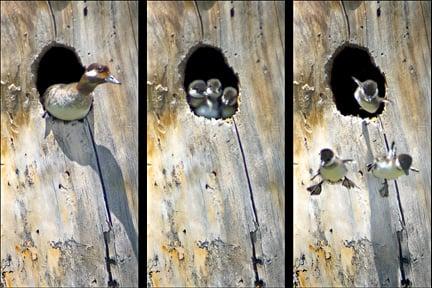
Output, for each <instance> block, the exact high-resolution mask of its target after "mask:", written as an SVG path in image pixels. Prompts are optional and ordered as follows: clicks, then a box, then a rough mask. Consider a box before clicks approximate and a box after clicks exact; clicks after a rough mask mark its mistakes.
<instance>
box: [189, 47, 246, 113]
mask: <svg viewBox="0 0 432 288" xmlns="http://www.w3.org/2000/svg"><path fill="white" fill-rule="evenodd" d="M212 78H216V79H219V80H220V81H221V83H222V91H223V89H225V88H226V87H233V88H235V89H236V90H237V92H238V93H239V81H238V78H237V76H236V75H235V73H234V71H233V70H232V68H231V67H230V66H228V64H227V62H226V60H225V58H224V56H223V54H222V51H221V50H220V49H216V48H214V47H211V46H202V47H199V48H197V49H196V50H195V51H194V52H193V53H192V54H191V56H190V57H189V59H188V60H187V62H186V68H185V73H184V83H183V84H184V89H185V91H188V86H189V84H190V83H191V82H192V81H194V80H199V79H200V80H204V81H205V82H207V80H209V79H212ZM188 97H189V95H188ZM188 100H189V98H188ZM237 109H238V100H237V104H236V105H235V111H236V112H237Z"/></svg>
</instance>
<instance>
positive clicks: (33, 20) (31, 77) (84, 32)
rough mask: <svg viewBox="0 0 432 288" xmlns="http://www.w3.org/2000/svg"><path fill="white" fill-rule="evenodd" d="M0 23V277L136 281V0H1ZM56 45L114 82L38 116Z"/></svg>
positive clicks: (43, 281)
mask: <svg viewBox="0 0 432 288" xmlns="http://www.w3.org/2000/svg"><path fill="white" fill-rule="evenodd" d="M1 21H2V22H1V208H2V209H1V272H2V277H1V283H2V285H5V286H7V287H24V286H27V287H43V286H52V287H60V286H63V287H65V286H68V287H70V286H80V287H91V286H93V287H96V286H97V287H100V286H108V285H110V286H113V285H116V284H115V283H117V284H119V285H120V286H125V287H131V286H137V285H138V271H137V270H138V269H137V263H138V262H137V257H138V255H137V253H138V248H137V247H138V243H137V237H138V236H137V235H138V228H137V227H138V226H137V225H138V213H137V212H138V207H137V203H138V202H137V200H138V193H137V192H138V190H137V189H138V174H137V173H138V165H137V164H138V161H137V157H138V150H137V147H138V145H137V141H138V138H137V134H138V133H137V127H138V126H137V124H138V123H137V120H138V119H137V113H138V111H137V97H138V93H137V70H138V69H137V65H136V63H137V56H138V50H137V45H138V43H137V36H136V35H137V28H138V27H137V2H123V1H119V2H85V1H84V2H83V1H80V2H73V1H71V2H66V1H49V2H47V1H45V2H44V1H35V2H30V1H27V2H20V1H10V2H6V1H2V2H1ZM58 45H65V46H68V47H72V48H73V49H75V52H76V54H77V56H78V58H79V61H81V63H82V64H85V65H89V64H91V63H93V62H98V63H101V64H105V65H108V66H109V67H110V69H111V71H112V72H113V74H114V75H115V76H116V77H117V78H118V79H120V80H121V82H123V83H122V85H121V86H114V85H108V84H106V85H101V86H99V87H98V88H96V90H95V98H94V107H93V110H92V111H91V112H90V114H89V115H88V116H87V118H86V120H85V121H83V122H78V121H72V122H69V123H64V122H63V121H60V120H55V119H53V118H45V119H44V118H42V117H41V116H42V114H43V109H42V105H41V102H40V99H39V98H40V95H39V92H38V90H37V89H36V79H37V72H38V64H39V61H40V59H42V57H43V54H44V53H45V52H46V51H48V50H49V48H50V47H51V46H58ZM63 64H64V63H57V65H56V67H53V71H51V72H53V73H57V71H61V70H62V69H66V70H67V69H70V67H67V66H66V65H63Z"/></svg>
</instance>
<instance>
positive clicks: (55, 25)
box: [48, 1, 57, 38]
mask: <svg viewBox="0 0 432 288" xmlns="http://www.w3.org/2000/svg"><path fill="white" fill-rule="evenodd" d="M48 7H49V10H50V13H51V18H52V20H53V25H54V36H55V38H57V24H56V20H55V16H54V12H53V9H52V6H51V2H50V1H48Z"/></svg>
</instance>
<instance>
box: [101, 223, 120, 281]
mask: <svg viewBox="0 0 432 288" xmlns="http://www.w3.org/2000/svg"><path fill="white" fill-rule="evenodd" d="M110 232H111V228H109V229H108V231H104V232H103V236H104V243H105V263H106V267H107V271H108V287H119V284H118V282H117V281H116V280H115V279H113V276H112V272H111V264H114V263H115V261H114V263H113V260H112V259H111V257H110V254H109V245H108V242H109V234H110Z"/></svg>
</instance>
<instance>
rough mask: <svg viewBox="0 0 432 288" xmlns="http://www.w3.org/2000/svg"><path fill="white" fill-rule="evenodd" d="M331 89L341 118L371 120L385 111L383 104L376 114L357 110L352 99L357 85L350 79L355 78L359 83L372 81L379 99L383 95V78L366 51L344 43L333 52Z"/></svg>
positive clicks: (355, 102)
mask: <svg viewBox="0 0 432 288" xmlns="http://www.w3.org/2000/svg"><path fill="white" fill-rule="evenodd" d="M330 63H331V66H330V67H331V71H330V75H331V76H330V88H331V90H332V92H333V97H334V98H333V100H334V101H335V103H336V108H337V109H338V110H339V112H340V113H341V114H342V115H345V116H347V115H353V116H358V117H361V118H373V117H377V116H378V115H380V114H381V113H382V112H383V110H384V105H385V104H384V103H381V106H380V107H379V108H378V110H377V111H376V112H375V113H369V112H367V111H365V110H362V109H360V105H359V104H358V103H357V101H356V100H355V98H354V92H355V90H356V88H357V84H356V83H355V82H354V80H353V79H352V78H351V77H352V76H354V77H355V78H357V79H358V80H360V81H365V80H368V79H370V80H374V81H375V82H376V83H377V85H378V96H379V97H383V98H384V96H385V78H384V75H383V74H382V73H381V71H380V70H379V69H378V67H376V66H375V64H374V63H373V62H372V58H371V55H370V54H369V52H368V51H367V49H366V48H363V47H360V46H356V45H353V44H346V45H344V46H343V47H341V49H338V51H336V52H335V54H334V56H333V58H332V59H330Z"/></svg>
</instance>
